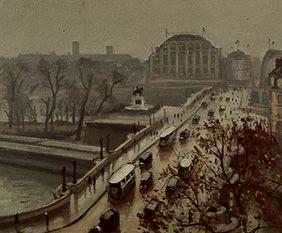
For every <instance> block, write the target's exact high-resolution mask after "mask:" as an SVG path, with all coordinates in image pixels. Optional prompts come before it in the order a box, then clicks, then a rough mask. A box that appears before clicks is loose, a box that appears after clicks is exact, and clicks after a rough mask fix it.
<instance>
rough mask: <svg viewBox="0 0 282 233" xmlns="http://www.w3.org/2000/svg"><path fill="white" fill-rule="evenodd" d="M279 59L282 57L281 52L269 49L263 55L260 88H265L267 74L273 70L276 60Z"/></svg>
mask: <svg viewBox="0 0 282 233" xmlns="http://www.w3.org/2000/svg"><path fill="white" fill-rule="evenodd" d="M280 57H282V50H276V49H269V50H268V51H267V52H266V53H265V55H264V57H263V59H262V64H261V77H260V85H259V86H260V87H262V88H265V87H266V86H267V81H268V74H269V73H270V72H271V71H272V70H273V66H274V64H275V61H276V59H277V58H280Z"/></svg>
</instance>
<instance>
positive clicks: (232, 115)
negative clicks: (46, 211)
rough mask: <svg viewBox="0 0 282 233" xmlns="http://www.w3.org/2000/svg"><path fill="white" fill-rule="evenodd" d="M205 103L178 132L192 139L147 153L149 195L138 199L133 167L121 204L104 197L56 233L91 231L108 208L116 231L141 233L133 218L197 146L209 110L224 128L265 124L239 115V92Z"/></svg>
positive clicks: (160, 193) (242, 114) (221, 94)
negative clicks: (167, 172)
mask: <svg viewBox="0 0 282 233" xmlns="http://www.w3.org/2000/svg"><path fill="white" fill-rule="evenodd" d="M226 98H230V101H228V102H227V101H226ZM206 102H207V103H208V106H207V108H200V109H199V111H198V112H197V114H198V115H199V116H200V117H201V118H200V122H199V124H192V122H191V119H190V120H189V121H187V123H185V124H184V125H183V126H182V127H181V128H180V129H179V130H178V134H179V132H181V131H182V130H184V129H186V128H187V129H190V130H191V132H192V135H194V136H191V137H190V138H189V139H188V140H187V141H186V142H185V143H179V141H178V140H176V141H175V143H174V144H173V146H172V147H171V148H170V149H168V150H160V149H159V148H158V146H157V145H156V144H154V145H153V146H152V147H151V148H150V149H149V151H151V152H152V153H153V162H152V168H151V169H150V171H151V172H152V173H153V176H154V186H153V188H152V189H151V190H150V191H148V193H146V194H145V195H142V194H141V193H140V191H139V183H140V177H141V174H142V172H141V170H140V168H139V166H138V163H136V187H135V188H134V189H132V190H131V191H130V192H129V194H128V195H127V196H126V198H124V200H122V201H120V202H116V203H112V202H110V201H109V199H108V195H107V194H105V195H103V196H102V198H101V199H100V200H99V201H98V203H97V204H95V205H94V206H93V207H92V208H91V209H90V210H89V211H88V212H87V213H86V214H85V215H84V217H83V218H81V219H80V220H79V221H78V222H76V223H75V224H72V225H70V226H68V227H66V228H64V229H60V230H58V231H56V232H62V233H64V232H66V233H67V232H82V233H84V232H85V233H87V232H88V231H89V229H90V228H91V227H93V226H95V225H96V224H98V219H99V216H100V215H101V214H102V213H103V212H105V211H106V210H107V209H110V208H114V209H116V210H118V211H119V213H120V215H121V222H120V229H122V230H120V232H125V233H129V232H142V230H141V229H140V228H139V227H138V225H139V218H138V217H137V214H138V213H142V211H143V208H144V206H145V203H146V201H147V199H148V198H147V197H148V196H158V197H160V196H163V195H164V191H165V189H164V186H165V183H164V182H163V181H160V179H159V178H160V177H159V176H160V173H161V172H162V171H163V169H165V168H166V167H167V165H168V164H170V165H173V164H175V163H177V161H179V159H180V158H182V157H185V156H187V155H189V154H190V153H192V151H193V147H194V146H195V145H197V144H198V141H197V140H198V137H197V136H199V135H201V134H203V133H204V131H203V129H202V124H203V123H204V121H206V120H207V118H208V117H207V115H208V111H209V110H211V109H213V110H214V112H215V113H214V117H215V118H217V119H219V120H220V121H221V123H222V124H225V125H226V124H229V123H231V121H232V120H233V121H237V122H239V121H240V120H241V118H242V117H247V115H249V116H252V118H253V120H254V121H258V122H259V121H263V120H265V119H263V118H262V117H259V116H257V115H255V114H252V113H246V112H244V111H242V109H239V108H240V107H241V106H240V104H244V103H242V91H228V92H221V93H220V94H219V95H218V96H216V100H215V101H210V100H206ZM220 105H224V106H225V108H226V109H225V111H224V112H223V113H221V112H220V111H219V107H220ZM180 120H181V119H177V117H176V118H173V120H172V121H171V122H170V124H174V123H176V121H180ZM174 121H175V122H174ZM153 137H157V136H153ZM177 138H178V137H177ZM203 162H204V161H199V163H198V166H200V167H199V168H198V169H195V170H196V171H198V172H200V170H201V169H202V171H205V172H206V170H205V168H204V166H203V164H204V163H203ZM207 162H208V161H207ZM210 163H212V161H210ZM213 165H214V164H213Z"/></svg>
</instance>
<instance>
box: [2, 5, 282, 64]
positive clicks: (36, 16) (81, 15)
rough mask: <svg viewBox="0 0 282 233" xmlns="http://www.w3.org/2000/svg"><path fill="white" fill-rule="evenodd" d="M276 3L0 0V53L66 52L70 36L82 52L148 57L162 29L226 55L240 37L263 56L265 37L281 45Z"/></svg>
mask: <svg viewBox="0 0 282 233" xmlns="http://www.w3.org/2000/svg"><path fill="white" fill-rule="evenodd" d="M161 3H162V5H163V7H160V4H161ZM270 3H271V4H270ZM270 5H271V6H272V7H271V8H269V6H270ZM281 7H282V2H281V1H276V0H273V1H264V2H258V1H254V0H251V1H247V2H246V1H223V0H216V1H201V2H198V1H194V0H189V1H173V2H168V1H166V2H160V1H128V0H119V1H82V2H79V1H55V0H53V1H33V0H25V1H13V0H12V1H6V0H2V1H0V27H1V28H2V30H1V32H0V38H1V39H0V40H1V43H0V56H17V55H18V54H19V53H44V54H49V53H51V52H53V51H55V52H56V53H58V54H66V53H68V52H71V42H72V41H75V40H77V41H79V42H80V44H81V52H82V53H105V47H106V45H112V46H114V52H116V53H129V54H131V55H133V56H136V57H138V58H142V59H147V58H148V56H149V54H150V53H151V51H152V48H155V47H156V46H158V45H159V44H160V43H162V42H163V41H165V39H166V37H165V30H166V29H167V30H168V32H183V31H185V32H187V31H188V32H193V33H196V34H199V35H203V36H204V37H206V38H207V39H209V40H210V41H211V42H212V43H213V44H214V45H215V46H217V47H219V48H222V51H223V54H225V55H226V54H227V53H228V52H230V51H231V50H232V48H231V46H232V47H233V50H234V49H236V48H237V47H236V45H235V41H237V40H239V41H240V48H242V50H244V51H246V52H247V53H250V54H252V55H253V56H260V57H262V56H263V54H264V53H265V51H266V50H267V49H268V47H269V44H268V42H269V39H270V40H271V42H272V41H274V42H275V43H274V46H273V47H274V48H279V46H280V41H279V38H281V37H282V32H281V31H279V30H278V29H279V27H280V25H279V22H281V21H282V16H281V15H280V14H279V11H278V10H276V11H275V10H273V9H280V8H281ZM203 27H204V28H205V32H203V29H202V28H203ZM169 36H170V35H169ZM248 44H249V45H250V46H247V45H248ZM54 45H55V46H54ZM275 46H276V47H275ZM248 47H249V48H248Z"/></svg>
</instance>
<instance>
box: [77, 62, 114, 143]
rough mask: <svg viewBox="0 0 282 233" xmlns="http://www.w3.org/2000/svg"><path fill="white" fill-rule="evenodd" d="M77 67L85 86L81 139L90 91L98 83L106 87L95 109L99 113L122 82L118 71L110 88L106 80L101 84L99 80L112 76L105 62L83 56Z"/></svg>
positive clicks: (80, 128) (81, 81)
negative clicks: (114, 89) (115, 87)
mask: <svg viewBox="0 0 282 233" xmlns="http://www.w3.org/2000/svg"><path fill="white" fill-rule="evenodd" d="M77 69H78V71H79V79H80V83H81V86H82V88H83V94H82V101H81V105H80V111H79V120H78V126H77V130H76V140H78V141H79V140H81V133H82V127H83V122H84V118H85V113H86V106H87V103H88V101H89V97H90V93H91V91H93V90H94V86H95V85H97V86H98V88H104V96H103V98H102V100H101V102H100V104H99V106H98V108H97V110H96V111H95V114H98V113H99V112H100V111H101V110H102V109H103V108H104V106H105V104H106V103H107V101H108V100H109V99H110V97H111V96H112V92H113V88H114V86H115V85H117V84H118V83H119V82H120V78H119V76H118V75H117V72H115V73H114V75H113V78H112V82H111V84H110V88H109V90H108V86H107V84H106V82H105V81H104V80H103V82H102V84H103V85H101V84H99V80H101V79H103V78H104V77H106V78H108V77H109V76H110V71H109V68H108V67H107V65H106V64H105V63H101V62H97V61H92V60H90V59H87V58H81V59H79V60H78V61H77Z"/></svg>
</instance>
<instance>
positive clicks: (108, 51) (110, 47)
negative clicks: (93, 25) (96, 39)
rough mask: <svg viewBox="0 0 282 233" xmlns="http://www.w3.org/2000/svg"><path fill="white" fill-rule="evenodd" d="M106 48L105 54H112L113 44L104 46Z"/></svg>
mask: <svg viewBox="0 0 282 233" xmlns="http://www.w3.org/2000/svg"><path fill="white" fill-rule="evenodd" d="M106 50H107V55H113V53H114V47H113V46H110V45H108V46H107V47H106Z"/></svg>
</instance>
